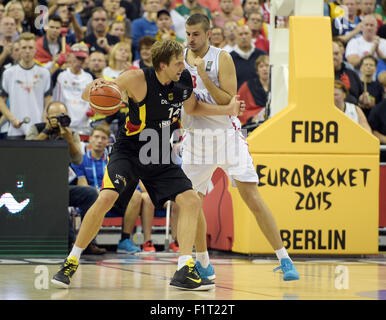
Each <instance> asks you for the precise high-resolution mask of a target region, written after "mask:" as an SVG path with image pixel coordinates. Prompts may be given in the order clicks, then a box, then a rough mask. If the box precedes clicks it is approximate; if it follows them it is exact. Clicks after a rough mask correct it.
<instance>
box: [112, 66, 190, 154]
mask: <svg viewBox="0 0 386 320" xmlns="http://www.w3.org/2000/svg"><path fill="white" fill-rule="evenodd" d="M143 72H144V74H145V79H146V84H147V94H146V97H145V99H143V101H141V102H139V103H137V102H134V101H133V100H132V99H129V101H128V112H127V113H126V120H125V124H124V125H123V126H122V127H121V129H120V132H119V138H118V141H117V143H116V144H118V146H119V147H124V148H125V149H130V150H136V151H139V149H140V148H141V147H142V146H143V145H145V144H146V143H147V142H148V141H149V139H150V138H149V139H147V140H145V141H143V139H142V138H143V137H141V139H140V135H141V132H143V130H145V129H152V130H149V131H148V132H143V133H144V135H143V136H152V137H153V136H154V134H155V133H156V134H157V136H158V137H157V138H158V139H159V141H160V143H161V141H166V140H167V141H169V140H170V135H171V133H172V132H173V131H174V130H175V129H177V128H179V127H180V116H181V109H182V106H183V102H184V101H185V100H187V99H188V98H189V97H190V95H191V94H192V91H193V83H192V78H191V75H190V73H189V71H188V70H184V71H183V72H182V74H181V77H180V80H179V81H178V82H173V81H172V82H171V83H170V84H169V85H166V86H164V85H162V84H161V83H160V82H159V80H158V78H157V76H156V73H155V70H154V68H145V69H143ZM165 129H167V130H165ZM150 131H152V132H150ZM145 133H146V134H145ZM165 134H167V135H168V137H163V135H165Z"/></svg>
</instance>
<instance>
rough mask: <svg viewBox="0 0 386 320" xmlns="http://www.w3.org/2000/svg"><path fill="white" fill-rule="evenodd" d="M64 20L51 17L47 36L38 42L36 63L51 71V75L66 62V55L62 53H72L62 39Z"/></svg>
mask: <svg viewBox="0 0 386 320" xmlns="http://www.w3.org/2000/svg"><path fill="white" fill-rule="evenodd" d="M61 29H62V19H61V18H60V17H59V16H50V17H49V18H48V25H47V29H46V34H45V35H44V36H42V37H40V38H39V39H38V40H37V41H36V54H35V61H36V62H37V63H38V64H40V65H42V66H44V67H45V68H47V69H49V70H50V72H51V74H52V73H53V72H55V70H56V69H57V68H58V67H59V66H61V65H62V64H63V63H64V62H65V59H64V55H63V54H62V55H61V53H68V52H70V49H71V47H70V46H69V45H67V43H66V45H65V48H63V44H62V41H61V38H60V32H61Z"/></svg>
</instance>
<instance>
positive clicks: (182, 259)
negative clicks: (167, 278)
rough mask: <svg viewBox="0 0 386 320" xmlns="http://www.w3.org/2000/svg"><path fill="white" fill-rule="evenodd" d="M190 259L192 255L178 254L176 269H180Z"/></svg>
mask: <svg viewBox="0 0 386 320" xmlns="http://www.w3.org/2000/svg"><path fill="white" fill-rule="evenodd" d="M190 259H192V256H179V257H178V266H177V270H180V269H181V268H182V267H183V266H184V265H185V264H186V262H188V261H189V260H190Z"/></svg>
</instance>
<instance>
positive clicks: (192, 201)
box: [176, 191, 201, 215]
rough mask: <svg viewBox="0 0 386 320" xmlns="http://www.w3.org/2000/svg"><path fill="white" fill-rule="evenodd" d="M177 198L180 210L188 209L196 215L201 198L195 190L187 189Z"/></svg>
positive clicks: (199, 207)
mask: <svg viewBox="0 0 386 320" xmlns="http://www.w3.org/2000/svg"><path fill="white" fill-rule="evenodd" d="M176 200H177V199H176ZM178 200H179V201H178ZM178 200H177V204H178V205H179V206H180V207H181V210H185V211H190V212H192V213H196V214H197V215H198V213H199V212H200V209H201V199H200V197H199V196H198V195H197V194H196V193H195V192H193V191H191V192H190V191H187V192H186V193H185V194H182V195H181V197H180V198H179V199H178Z"/></svg>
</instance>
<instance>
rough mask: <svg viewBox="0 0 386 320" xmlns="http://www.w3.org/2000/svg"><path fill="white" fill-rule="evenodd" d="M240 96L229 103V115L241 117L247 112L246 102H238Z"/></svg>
mask: <svg viewBox="0 0 386 320" xmlns="http://www.w3.org/2000/svg"><path fill="white" fill-rule="evenodd" d="M239 97H240V96H234V97H233V98H232V100H231V102H230V103H229V105H228V107H229V115H230V116H235V117H237V116H239V115H241V114H242V113H243V112H244V110H245V102H244V101H243V100H238V98H239Z"/></svg>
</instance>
